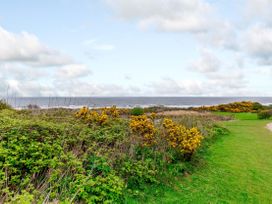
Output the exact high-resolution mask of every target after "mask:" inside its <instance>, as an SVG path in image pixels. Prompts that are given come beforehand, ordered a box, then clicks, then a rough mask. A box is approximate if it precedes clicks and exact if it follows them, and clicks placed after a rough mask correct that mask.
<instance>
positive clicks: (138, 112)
mask: <svg viewBox="0 0 272 204" xmlns="http://www.w3.org/2000/svg"><path fill="white" fill-rule="evenodd" d="M130 114H131V115H134V116H139V115H143V114H144V109H143V108H141V107H135V108H133V109H131V111H130Z"/></svg>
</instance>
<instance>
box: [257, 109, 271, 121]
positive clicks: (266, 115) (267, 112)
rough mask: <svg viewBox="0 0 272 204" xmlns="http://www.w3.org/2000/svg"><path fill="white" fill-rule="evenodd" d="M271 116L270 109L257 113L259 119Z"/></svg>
mask: <svg viewBox="0 0 272 204" xmlns="http://www.w3.org/2000/svg"><path fill="white" fill-rule="evenodd" d="M271 117H272V109H271V110H262V111H260V112H259V113H258V118H259V119H269V118H271Z"/></svg>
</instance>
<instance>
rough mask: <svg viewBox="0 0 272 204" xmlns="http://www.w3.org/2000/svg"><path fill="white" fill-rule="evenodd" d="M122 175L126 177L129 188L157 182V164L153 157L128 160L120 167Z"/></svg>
mask: <svg viewBox="0 0 272 204" xmlns="http://www.w3.org/2000/svg"><path fill="white" fill-rule="evenodd" d="M120 172H121V174H122V176H123V177H124V178H125V179H126V181H127V185H128V188H130V189H131V188H141V187H142V186H143V185H144V184H147V183H149V184H151V183H157V182H158V180H157V179H156V176H157V173H158V171H157V169H156V164H155V163H154V161H152V160H151V159H146V160H144V161H132V160H129V159H128V160H127V161H125V162H124V163H123V164H122V167H121V169H120Z"/></svg>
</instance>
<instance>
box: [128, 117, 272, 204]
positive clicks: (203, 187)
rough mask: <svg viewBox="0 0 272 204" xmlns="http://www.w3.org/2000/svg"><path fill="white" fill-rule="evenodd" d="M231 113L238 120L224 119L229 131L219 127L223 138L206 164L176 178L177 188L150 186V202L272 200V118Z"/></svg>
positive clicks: (210, 150)
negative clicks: (270, 128)
mask: <svg viewBox="0 0 272 204" xmlns="http://www.w3.org/2000/svg"><path fill="white" fill-rule="evenodd" d="M224 114H225V113H224ZM226 114H227V113H226ZM228 114H232V115H233V117H234V118H236V119H235V120H231V121H227V122H220V125H221V126H223V127H225V128H227V129H228V130H229V131H228V132H226V133H227V134H225V135H224V131H222V128H220V129H218V130H216V131H219V133H218V134H219V135H220V136H221V137H218V138H217V139H216V140H214V144H213V145H210V146H209V148H206V149H205V151H206V152H205V154H204V157H205V160H204V162H205V163H204V164H203V165H201V164H200V165H198V168H197V169H196V170H195V171H194V172H193V174H192V175H191V176H187V177H182V178H176V181H175V184H174V187H173V186H159V187H157V188H152V189H150V190H149V189H147V190H146V192H147V194H148V195H149V196H148V199H147V201H146V203H271V202H272V198H271V194H272V186H271V182H272V172H271V168H272V160H271V154H272V139H271V138H272V133H271V132H270V131H269V130H267V129H266V128H265V126H266V124H267V123H269V122H272V121H271V120H270V121H265V120H258V118H257V114H256V113H255V114H252V113H250V114H249V113H238V114H236V113H235V114H233V113H228ZM254 115H255V116H254ZM254 118H255V119H254ZM222 135H224V136H223V137H222ZM202 147H203V145H202ZM198 153H200V154H202V151H198ZM161 192H164V195H163V196H161ZM133 202H135V203H137V201H134V200H131V203H133Z"/></svg>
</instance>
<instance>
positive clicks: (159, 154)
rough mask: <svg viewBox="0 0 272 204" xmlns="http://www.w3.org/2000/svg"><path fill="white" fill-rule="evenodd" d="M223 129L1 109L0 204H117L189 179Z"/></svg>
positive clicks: (194, 122)
mask: <svg viewBox="0 0 272 204" xmlns="http://www.w3.org/2000/svg"><path fill="white" fill-rule="evenodd" d="M222 131H223V132H224V130H223V129H221V128H220V127H217V126H215V125H214V122H213V121H212V120H209V118H203V117H198V116H191V117H190V120H188V118H186V117H185V118H184V117H175V118H161V117H156V115H155V114H150V115H140V116H132V117H131V116H129V115H123V114H122V112H120V111H119V110H118V109H116V108H115V107H113V108H109V109H101V110H100V111H92V110H89V109H87V108H83V109H81V110H80V111H79V112H77V113H76V114H75V112H74V111H72V110H65V109H55V110H54V109H52V110H23V111H15V110H11V109H6V108H3V109H1V110H0V202H1V203H2V202H6V203H9V202H10V203H33V202H35V203H47V202H62V203H124V202H126V198H127V197H136V198H138V199H143V200H144V198H145V194H144V191H143V189H145V188H146V186H150V185H151V186H152V185H171V178H172V177H173V176H182V175H183V174H188V173H189V172H190V171H191V169H192V168H193V167H192V166H193V165H195V164H196V163H197V161H198V160H199V157H200V156H199V155H200V154H199V153H201V152H203V151H205V148H207V146H208V145H209V141H211V140H212V138H214V136H215V135H222V133H223V132H222Z"/></svg>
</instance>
